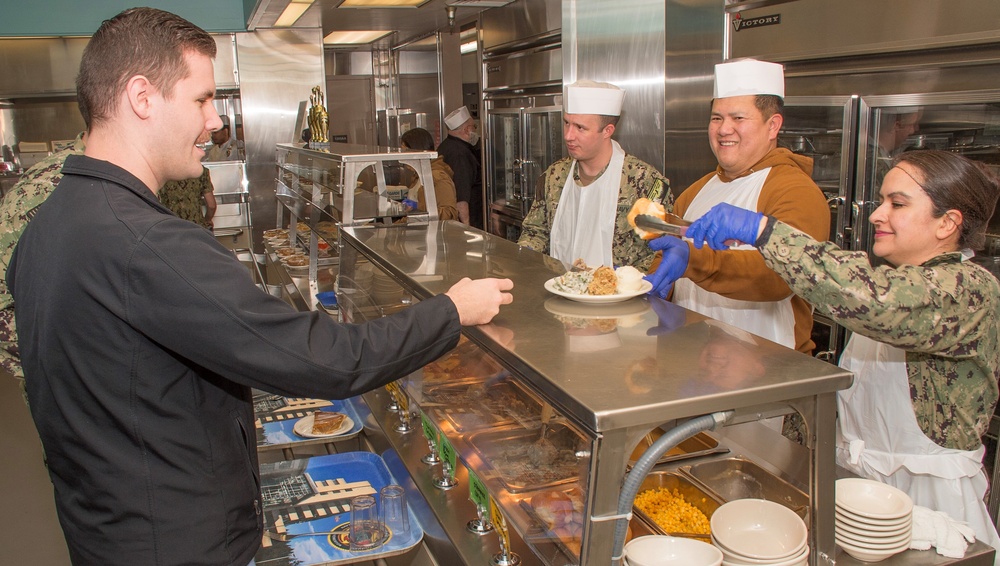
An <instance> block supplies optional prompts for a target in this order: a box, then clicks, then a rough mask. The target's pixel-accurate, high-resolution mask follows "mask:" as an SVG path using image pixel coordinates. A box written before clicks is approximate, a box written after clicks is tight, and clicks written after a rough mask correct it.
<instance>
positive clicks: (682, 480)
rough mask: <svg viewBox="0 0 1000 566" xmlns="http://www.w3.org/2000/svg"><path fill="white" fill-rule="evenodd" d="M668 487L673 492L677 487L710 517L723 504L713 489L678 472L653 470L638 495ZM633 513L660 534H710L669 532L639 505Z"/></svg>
mask: <svg viewBox="0 0 1000 566" xmlns="http://www.w3.org/2000/svg"><path fill="white" fill-rule="evenodd" d="M661 487H662V488H666V489H668V490H670V492H671V493H672V492H673V491H674V490H675V489H676V490H677V493H678V494H680V495H682V496H683V497H684V500H685V501H687V502H688V503H690V504H691V505H692V506H694V507H695V508H696V509H698V510H699V511H701V512H702V513H704V514H705V517H706V518H708V519H711V518H712V514H713V513H715V510H716V509H718V508H719V506H720V505H722V503H723V501H722V499H721V498H720V497H719V496H718V495H717V494H715V493H713V492H712V491H711V490H709V489H706V488H704V487H701V486H699V485H696V484H695V483H694V482H692V481H691V480H690V479H688V478H686V477H684V476H682V475H680V474H678V473H676V472H651V473H650V474H649V475H647V476H646V479H644V480H643V482H642V484H641V485H640V486H639V491H637V492H636V495H637V496H638V494H640V493H642V492H644V491H648V490H651V489H656V488H661ZM632 511H633V513H634V514H635V515H636V516H637V517H639V518H640V519H641V520H642V521H643V522H644V523H645V524H646V526H647V527H648V528H649V529H650V530H651V531H653V533H654V534H659V535H671V536H683V537H690V538H699V539H708V538H709V535H707V534H701V533H675V532H667V531H666V530H664V529H663V528H662V527H660V525H658V524H657V523H656V522H655V521H654V520H653V518H652V517H650V516H649V515H647V514H646V513H644V512H642V511H641V510H639V508H638V507H636V506H634V505H633V507H632Z"/></svg>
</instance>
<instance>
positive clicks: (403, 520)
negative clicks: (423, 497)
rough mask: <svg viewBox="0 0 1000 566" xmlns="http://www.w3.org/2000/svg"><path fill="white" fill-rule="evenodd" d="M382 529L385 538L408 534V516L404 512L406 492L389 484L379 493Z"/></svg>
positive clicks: (407, 513) (406, 512)
mask: <svg viewBox="0 0 1000 566" xmlns="http://www.w3.org/2000/svg"><path fill="white" fill-rule="evenodd" d="M379 499H381V501H380V505H381V507H380V512H381V514H382V527H383V528H384V529H385V530H386V536H387V537H391V536H406V535H407V534H409V532H410V514H409V512H408V511H407V510H406V491H405V490H404V489H403V488H402V487H401V486H398V485H394V484H390V485H387V486H385V487H383V488H382V489H381V490H380V491H379Z"/></svg>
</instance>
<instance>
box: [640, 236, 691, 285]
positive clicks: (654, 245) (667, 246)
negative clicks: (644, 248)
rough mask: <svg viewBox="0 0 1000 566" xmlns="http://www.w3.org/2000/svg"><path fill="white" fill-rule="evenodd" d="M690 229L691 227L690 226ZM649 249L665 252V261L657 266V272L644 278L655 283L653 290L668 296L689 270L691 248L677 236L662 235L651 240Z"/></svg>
mask: <svg viewBox="0 0 1000 566" xmlns="http://www.w3.org/2000/svg"><path fill="white" fill-rule="evenodd" d="M688 229H689V230H690V227H689V228H688ZM649 249H651V250H653V251H657V252H659V251H662V252H663V261H661V262H660V265H659V267H657V268H656V273H653V274H652V275H647V276H645V277H644V278H643V279H645V280H646V281H649V282H650V283H652V284H653V290H652V291H650V293H655V294H656V295H658V296H659V297H660V298H661V299H666V298H667V293H669V292H670V288H671V287H673V285H674V281H677V280H678V279H680V278H681V276H683V275H684V271H686V270H687V266H688V259H689V258H690V257H691V248H689V247H688V244H687V242H685V241H684V240H681V239H680V238H678V237H676V236H660V237H659V238H657V239H655V240H653V241H651V242H649Z"/></svg>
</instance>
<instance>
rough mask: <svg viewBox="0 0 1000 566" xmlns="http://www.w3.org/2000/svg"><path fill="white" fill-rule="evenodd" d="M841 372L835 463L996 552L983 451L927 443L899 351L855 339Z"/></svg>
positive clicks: (997, 540)
mask: <svg viewBox="0 0 1000 566" xmlns="http://www.w3.org/2000/svg"><path fill="white" fill-rule="evenodd" d="M840 367H842V368H844V369H846V370H849V371H851V372H853V373H854V375H855V379H854V384H853V385H852V386H851V387H850V388H849V389H846V390H844V391H840V392H839V393H838V394H837V414H838V417H837V422H838V429H837V464H839V465H841V466H843V467H845V468H847V469H848V470H851V471H852V472H854V473H856V474H858V475H860V476H862V477H866V478H869V479H874V480H878V481H881V482H883V483H887V484H889V485H892V486H894V487H897V488H899V489H901V490H903V491H905V492H906V493H907V494H909V495H910V497H911V498H912V499H913V503H915V504H916V505H921V506H924V507H928V508H930V509H934V510H937V511H944V512H945V513H947V514H948V515H950V516H951V517H952V518H953V519H957V520H959V521H965V522H967V523H968V524H969V526H970V527H972V529H973V530H975V531H976V538H978V539H979V540H981V541H983V542H985V543H986V544H989V545H990V546H993V547H994V548H997V549H998V550H1000V536H998V535H997V530H996V527H994V526H993V522H992V521H991V520H990V516H989V513H988V512H987V510H986V504H985V503H984V502H983V496H984V495H985V494H986V487H987V480H986V472H985V470H983V466H982V460H983V454H984V452H985V451H986V447H985V446H980V447H979V449H978V450H970V451H964V450H954V449H950V448H944V447H942V446H939V445H937V444H935V443H934V442H933V441H932V440H931V439H929V438H927V436H926V435H925V434H924V432H923V431H922V430H921V429H920V426H919V425H918V424H917V418H916V416H915V415H914V413H913V403H912V402H911V399H910V381H909V378H908V377H907V373H906V358H905V354H904V352H903V351H902V350H900V349H899V348H896V347H893V346H889V345H887V344H883V343H881V342H876V341H875V340H872V339H871V338H866V337H864V336H860V335H858V334H854V335H852V336H851V340H850V341H849V342H848V344H847V347H846V348H845V349H844V354H843V356H842V357H841V359H840ZM998 556H1000V554H998ZM996 564H1000V558H998V560H997V562H996Z"/></svg>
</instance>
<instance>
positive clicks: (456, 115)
mask: <svg viewBox="0 0 1000 566" xmlns="http://www.w3.org/2000/svg"><path fill="white" fill-rule="evenodd" d="M471 118H472V114H470V113H469V109H468V108H466V107H465V106H462V107H461V108H459V109H458V110H455V111H453V112H452V113H451V114H448V115H447V116H445V117H444V123H445V125H447V126H448V129H449V130H457V129H459V128H461V127H462V124H464V123H466V122H468V121H469V119H471Z"/></svg>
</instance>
